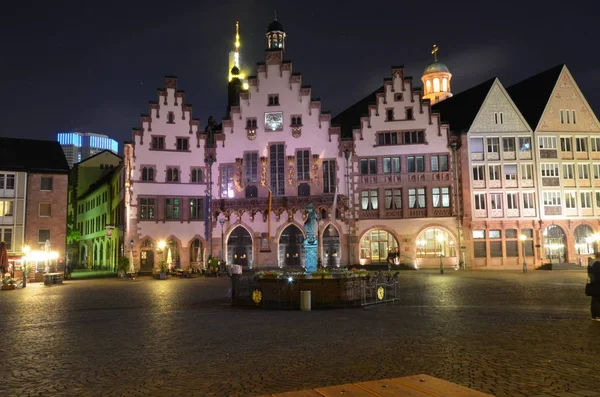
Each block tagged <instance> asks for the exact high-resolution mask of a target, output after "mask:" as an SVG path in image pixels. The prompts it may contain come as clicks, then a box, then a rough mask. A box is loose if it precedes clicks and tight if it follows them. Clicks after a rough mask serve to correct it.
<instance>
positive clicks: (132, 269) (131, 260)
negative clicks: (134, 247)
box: [127, 251, 135, 273]
mask: <svg viewBox="0 0 600 397" xmlns="http://www.w3.org/2000/svg"><path fill="white" fill-rule="evenodd" d="M127 272H128V273H135V266H133V251H129V270H128V271H127Z"/></svg>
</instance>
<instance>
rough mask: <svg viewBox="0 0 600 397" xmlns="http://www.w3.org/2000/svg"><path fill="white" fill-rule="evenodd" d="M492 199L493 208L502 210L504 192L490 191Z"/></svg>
mask: <svg viewBox="0 0 600 397" xmlns="http://www.w3.org/2000/svg"><path fill="white" fill-rule="evenodd" d="M490 200H491V204H492V207H491V209H493V210H501V209H502V193H490Z"/></svg>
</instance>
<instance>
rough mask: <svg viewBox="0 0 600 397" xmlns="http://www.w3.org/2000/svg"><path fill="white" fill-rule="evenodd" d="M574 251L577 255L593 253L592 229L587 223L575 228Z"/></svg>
mask: <svg viewBox="0 0 600 397" xmlns="http://www.w3.org/2000/svg"><path fill="white" fill-rule="evenodd" d="M574 234H575V252H576V254H577V255H591V254H593V253H594V239H593V236H594V230H592V228H591V227H589V226H588V225H579V226H577V227H576V228H575V233H574Z"/></svg>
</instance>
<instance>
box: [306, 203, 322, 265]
mask: <svg viewBox="0 0 600 397" xmlns="http://www.w3.org/2000/svg"><path fill="white" fill-rule="evenodd" d="M318 221H319V216H318V215H317V214H316V212H315V207H314V206H313V203H312V202H310V203H308V205H307V206H306V222H304V232H305V233H306V238H305V239H304V251H305V253H306V255H305V257H306V273H314V272H316V271H317V245H318V240H317V238H318V237H317V235H316V230H317V222H318Z"/></svg>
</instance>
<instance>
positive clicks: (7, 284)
mask: <svg viewBox="0 0 600 397" xmlns="http://www.w3.org/2000/svg"><path fill="white" fill-rule="evenodd" d="M11 289H15V280H14V279H13V278H12V277H11V275H10V273H6V274H5V275H4V277H2V290H3V291H5V290H11Z"/></svg>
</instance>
